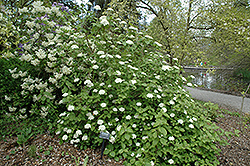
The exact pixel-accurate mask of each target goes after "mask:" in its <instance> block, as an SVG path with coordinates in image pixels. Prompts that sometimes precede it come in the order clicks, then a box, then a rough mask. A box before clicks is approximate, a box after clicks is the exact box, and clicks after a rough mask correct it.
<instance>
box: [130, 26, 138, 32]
mask: <svg viewBox="0 0 250 166" xmlns="http://www.w3.org/2000/svg"><path fill="white" fill-rule="evenodd" d="M128 29H131V30H135V31H138V29H137V28H135V27H133V26H130V27H129V28H128Z"/></svg>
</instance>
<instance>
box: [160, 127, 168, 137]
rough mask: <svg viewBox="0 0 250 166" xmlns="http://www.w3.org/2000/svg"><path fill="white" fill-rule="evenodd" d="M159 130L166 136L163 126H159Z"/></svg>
mask: <svg viewBox="0 0 250 166" xmlns="http://www.w3.org/2000/svg"><path fill="white" fill-rule="evenodd" d="M159 131H160V132H161V133H162V134H163V135H164V136H166V135H167V130H166V129H165V128H164V127H159Z"/></svg>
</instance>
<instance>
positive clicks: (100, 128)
mask: <svg viewBox="0 0 250 166" xmlns="http://www.w3.org/2000/svg"><path fill="white" fill-rule="evenodd" d="M105 129H106V127H105V126H104V125H101V126H99V129H98V130H101V131H103V130H105Z"/></svg>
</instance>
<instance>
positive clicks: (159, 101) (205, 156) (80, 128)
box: [9, 1, 223, 165]
mask: <svg viewBox="0 0 250 166" xmlns="http://www.w3.org/2000/svg"><path fill="white" fill-rule="evenodd" d="M42 5H43V4H42V2H40V1H37V2H34V3H33V4H32V7H30V8H25V9H20V12H21V16H22V17H23V18H25V20H26V22H25V26H24V27H22V28H23V36H22V38H21V43H20V44H21V45H22V48H24V49H23V51H21V52H20V51H19V52H17V51H16V52H14V55H15V58H19V59H20V60H21V61H22V62H23V65H25V66H26V70H24V71H21V70H20V69H14V70H13V69H11V73H12V77H13V78H16V79H20V80H21V81H22V84H21V87H22V92H21V94H22V95H23V98H25V99H26V102H27V101H29V105H26V107H23V108H21V107H18V105H16V106H15V107H13V106H12V107H11V106H10V107H9V112H14V113H15V115H17V117H19V116H20V115H22V117H23V116H27V117H30V116H36V117H40V118H44V119H51V120H53V121H56V122H57V125H56V127H57V129H56V134H58V135H60V136H61V137H62V141H66V142H70V143H71V144H73V145H74V146H79V147H80V148H87V147H92V148H95V147H99V146H100V144H101V142H102V140H101V139H100V138H99V133H100V132H101V131H103V132H108V133H110V134H111V136H110V140H109V141H110V143H109V144H108V145H107V147H106V150H105V153H106V154H108V155H110V156H111V157H114V158H115V159H116V160H119V159H120V158H125V159H126V161H125V162H124V164H126V165H154V164H160V165H168V164H174V165H185V164H196V165H209V164H210V165H212V164H214V165H216V164H217V160H216V158H215V156H214V154H215V153H216V152H218V149H217V148H216V146H215V144H214V142H223V141H222V140H220V139H219V137H218V134H220V132H218V131H215V129H216V126H214V125H212V124H211V123H210V121H208V120H206V118H205V117H204V116H203V114H202V110H200V108H199V107H198V106H197V104H196V103H195V102H194V101H193V100H192V99H191V98H190V96H189V94H188V92H186V91H185V89H183V87H182V85H183V84H184V83H185V84H186V83H187V82H186V79H185V78H184V77H182V76H181V75H180V74H179V73H180V70H181V69H180V66H179V65H178V60H177V59H174V61H175V65H174V66H169V64H168V61H169V57H164V56H163V55H161V54H160V53H159V52H158V51H157V50H159V49H160V47H161V44H159V43H157V42H156V41H154V39H153V38H152V37H151V36H148V35H146V34H144V33H142V32H139V31H138V29H137V28H136V27H132V26H130V25H127V24H126V22H124V21H122V20H120V19H113V18H112V16H102V17H100V18H99V20H98V21H97V22H95V23H93V24H92V28H91V31H87V30H86V29H84V28H82V27H83V26H84V24H85V22H88V21H89V22H90V20H88V18H93V17H87V15H88V16H89V15H91V13H87V12H86V11H85V10H84V9H83V12H85V13H84V14H85V15H86V17H85V18H80V17H77V16H76V15H74V14H73V13H70V12H68V11H62V10H60V8H61V6H57V5H54V6H52V7H44V6H42ZM109 12H112V10H111V9H109ZM28 13H29V14H30V13H32V15H34V16H31V17H25V15H26V14H28ZM84 14H83V15H84ZM91 21H92V20H91ZM21 110H22V111H21ZM24 110H25V111H24Z"/></svg>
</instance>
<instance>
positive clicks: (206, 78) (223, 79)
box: [184, 69, 233, 90]
mask: <svg viewBox="0 0 250 166" xmlns="http://www.w3.org/2000/svg"><path fill="white" fill-rule="evenodd" d="M184 75H185V76H190V75H193V76H195V78H194V79H193V80H192V83H194V84H196V85H198V86H199V87H204V88H208V89H225V90H227V89H228V88H227V83H228V80H229V78H232V77H233V73H232V72H231V71H223V72H222V71H208V70H190V69H185V74H184Z"/></svg>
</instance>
